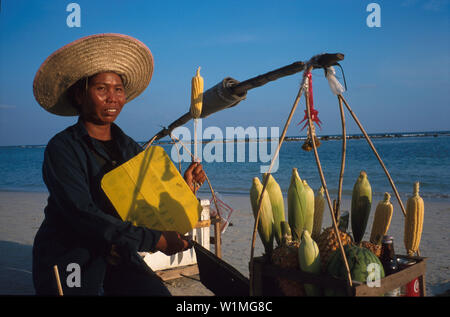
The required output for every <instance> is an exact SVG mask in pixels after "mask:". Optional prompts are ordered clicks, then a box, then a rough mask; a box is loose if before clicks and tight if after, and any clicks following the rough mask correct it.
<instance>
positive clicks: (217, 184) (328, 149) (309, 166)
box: [0, 132, 450, 201]
mask: <svg viewBox="0 0 450 317" xmlns="http://www.w3.org/2000/svg"><path fill="white" fill-rule="evenodd" d="M372 141H373V143H374V145H375V148H376V150H377V151H378V153H379V155H380V156H381V158H382V160H383V162H384V164H385V165H386V167H387V169H388V171H389V173H390V175H391V177H392V179H393V181H394V183H395V185H396V187H397V189H398V191H399V193H400V196H401V197H402V198H406V197H408V196H410V195H411V194H412V190H413V183H414V182H415V181H419V182H420V194H421V196H422V197H423V198H428V199H438V200H449V201H450V133H449V132H433V133H432V134H421V133H405V134H402V133H399V134H396V135H395V136H394V137H383V138H373V139H372ZM302 144H303V141H289V142H288V141H286V142H284V143H283V145H282V147H281V151H280V155H279V158H278V160H279V161H278V164H279V166H278V169H277V170H276V172H275V173H273V176H274V177H275V179H276V180H277V182H278V183H279V184H280V186H281V189H282V191H283V193H284V194H286V193H287V189H288V187H289V183H290V178H291V173H292V168H294V167H295V168H297V169H298V171H299V175H300V177H301V178H302V179H305V180H306V181H307V182H308V184H309V185H310V186H311V187H312V188H313V189H314V190H315V191H316V190H317V189H318V188H319V187H320V186H321V184H322V183H321V180H320V177H319V173H318V168H317V164H316V161H315V157H314V153H313V151H310V152H306V151H304V150H302V148H301V146H302ZM160 145H161V146H163V147H164V148H165V149H166V151H167V153H169V155H171V153H173V152H174V151H173V145H172V144H160ZM259 145H260V143H258V146H259ZM217 146H221V147H223V148H222V149H223V153H224V154H223V156H224V159H223V160H220V161H219V162H217V161H213V162H207V161H203V162H202V164H203V167H204V170H205V171H206V173H207V175H208V178H209V180H210V182H211V185H212V186H213V188H214V190H215V191H217V192H219V193H221V194H238V195H239V194H243V195H247V194H248V193H249V189H250V187H251V184H252V179H253V177H260V178H261V176H262V175H261V166H268V165H269V164H270V162H260V161H257V162H251V161H250V153H249V149H250V143H249V142H245V153H244V157H243V158H244V159H243V162H242V157H241V161H239V162H238V160H237V157H236V155H237V153H238V151H237V143H235V144H234V147H235V148H234V159H233V158H232V159H231V160H230V159H228V160H226V159H225V156H226V150H227V145H226V144H225V143H220V144H218V145H217V144H216V147H217ZM228 146H229V145H228ZM268 149H269V153H268V154H271V153H270V147H268ZM44 150H45V145H40V146H8V147H0V190H3V191H32V192H46V191H47V188H46V187H45V184H44V182H43V180H42V161H43V158H44ZM318 154H319V158H320V162H321V165H322V168H323V172H324V176H325V180H326V184H327V187H328V190H329V192H330V194H331V195H335V194H336V193H337V189H338V181H339V172H340V166H341V155H342V140H339V139H335V138H331V139H329V140H327V141H325V140H322V144H321V145H320V147H319V148H318ZM240 155H241V156H242V153H240ZM172 158H173V159H174V160H177V158H176V155H175V157H172ZM175 165H176V166H177V167H178V166H179V165H178V163H175ZM188 165H189V162H182V163H181V170H182V172H183V171H184V170H185V169H186V168H187V166H188ZM361 170H364V171H366V173H367V175H368V178H369V181H370V183H371V185H372V190H373V193H374V195H375V196H382V195H383V193H384V192H389V193H390V194H391V195H392V196H393V190H392V187H391V185H390V183H389V181H388V179H387V177H386V175H385V172H384V170H383V169H382V167H381V165H380V164H379V162H378V160H377V158H376V156H375V155H374V153H373V152H372V150H371V148H370V147H369V145H368V143H367V142H366V140H365V139H364V138H352V139H349V140H347V151H346V160H345V171H344V180H343V195H344V196H348V197H349V196H350V195H351V192H352V188H353V184H354V183H355V181H356V179H357V177H358V175H359V172H360V171H361ZM209 190H210V189H209V187H208V186H207V185H206V184H205V185H204V186H203V187H202V188H201V189H200V194H204V195H206V194H208V192H209Z"/></svg>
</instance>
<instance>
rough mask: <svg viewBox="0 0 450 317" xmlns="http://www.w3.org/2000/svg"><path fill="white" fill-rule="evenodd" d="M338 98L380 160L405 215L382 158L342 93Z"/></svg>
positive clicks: (404, 213)
mask: <svg viewBox="0 0 450 317" xmlns="http://www.w3.org/2000/svg"><path fill="white" fill-rule="evenodd" d="M338 97H339V99H340V100H342V101H344V103H345V106H346V107H347V109H348V111H349V112H350V114H351V115H352V117H353V119H354V120H355V122H356V124H357V125H358V127H359V129H360V130H361V132H362V133H363V134H364V137H365V139H366V141H367V143H369V146H370V148H371V149H372V151H373V153H374V154H375V156H376V157H377V159H378V162H380V165H381V167H382V168H383V170H384V172H385V174H386V176H387V178H388V180H389V183H390V184H391V187H392V190H393V191H394V194H395V197H397V200H398V203H399V205H400V208H401V209H402V212H403V215H404V216H406V210H405V206H404V205H403V202H402V200H401V199H400V195H399V193H398V191H397V188H396V187H395V184H394V181H393V180H392V177H391V175H390V174H389V172H388V170H387V168H386V166H385V165H384V163H383V160H382V159H381V157H380V155H379V154H378V152H377V150H376V149H375V146H374V145H373V143H372V140H371V139H370V137H369V135H368V134H367V132H366V130H364V128H363V126H362V124H361V122H359V120H358V118H357V117H356V115H355V113H354V112H353V111H352V109H351V108H350V106H349V105H348V103H347V101H346V100H345V98H344V96H342V94H340V95H339V96H338Z"/></svg>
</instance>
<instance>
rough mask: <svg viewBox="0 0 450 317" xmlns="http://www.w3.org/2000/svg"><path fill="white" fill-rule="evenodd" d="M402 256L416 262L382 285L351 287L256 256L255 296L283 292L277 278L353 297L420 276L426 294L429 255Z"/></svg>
mask: <svg viewBox="0 0 450 317" xmlns="http://www.w3.org/2000/svg"><path fill="white" fill-rule="evenodd" d="M401 257H403V258H409V259H414V260H416V261H417V263H416V264H414V265H411V266H410V267H408V268H405V269H403V270H401V271H399V272H397V273H395V274H391V275H389V276H386V277H384V278H382V279H381V280H380V286H379V287H369V286H368V285H367V284H365V283H361V282H358V281H352V283H353V285H352V287H351V288H350V289H348V290H347V281H346V280H343V279H337V278H333V277H331V276H327V275H319V276H318V275H313V274H310V273H305V272H302V271H300V270H296V269H282V268H280V267H278V266H275V265H273V264H271V263H267V260H266V259H265V258H264V257H256V258H254V259H253V261H254V262H253V278H252V281H251V283H253V284H252V286H253V295H255V296H280V295H284V294H283V293H282V292H281V290H280V288H279V287H278V283H277V280H276V278H286V279H289V280H292V281H298V282H300V283H302V284H306V283H309V284H314V285H317V286H319V287H321V288H332V289H341V290H343V291H344V292H348V294H349V295H350V296H381V295H383V294H385V293H386V292H388V291H392V290H394V289H396V288H399V287H401V286H403V285H406V284H407V283H409V282H410V281H412V280H413V279H415V278H418V279H419V287H420V296H425V295H426V292H425V272H426V258H424V257H408V256H401Z"/></svg>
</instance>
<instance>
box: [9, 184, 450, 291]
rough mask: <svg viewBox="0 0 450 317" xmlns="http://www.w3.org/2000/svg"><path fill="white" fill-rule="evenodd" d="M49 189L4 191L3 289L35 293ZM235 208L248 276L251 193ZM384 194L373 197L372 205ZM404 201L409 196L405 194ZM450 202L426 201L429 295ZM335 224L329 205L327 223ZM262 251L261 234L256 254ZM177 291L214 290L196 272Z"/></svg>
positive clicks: (448, 256)
mask: <svg viewBox="0 0 450 317" xmlns="http://www.w3.org/2000/svg"><path fill="white" fill-rule="evenodd" d="M47 196H48V194H47V193H25V192H0V294H1V295H32V294H34V289H33V284H32V280H31V249H32V244H33V239H34V236H35V234H36V231H37V230H38V228H39V225H40V223H41V222H42V219H43V216H44V214H43V209H44V207H45V205H46V199H47ZM223 197H224V198H225V200H226V201H227V202H228V203H229V204H231V205H232V206H233V208H234V209H235V210H236V211H235V213H234V214H233V215H232V218H231V222H232V226H229V227H228V229H227V230H226V232H225V233H224V234H223V236H222V239H223V247H222V252H223V259H224V260H225V261H226V262H227V263H229V264H231V265H232V266H233V267H235V268H236V269H237V270H239V271H240V272H241V273H242V274H244V275H245V276H248V275H249V272H248V262H249V260H250V251H251V240H252V231H253V225H254V219H253V215H252V213H251V209H250V202H249V198H248V197H247V196H239V195H224V196H223ZM380 199H381V197H374V204H375V203H376V202H378V200H380ZM392 202H393V204H394V216H393V219H392V222H391V227H390V230H389V234H391V235H393V236H394V238H395V248H396V251H397V253H399V254H404V253H405V252H404V246H403V214H402V212H401V209H400V207H399V206H398V204H397V202H396V200H395V199H394V198H393V199H392ZM403 202H404V204H406V199H404V201H403ZM349 209H350V200H349V199H348V198H347V199H344V200H343V205H342V210H349ZM373 214H374V207H373V208H372V212H371V217H370V219H369V225H368V229H367V230H366V236H365V239H364V240H368V235H369V232H370V229H371V223H372V219H373ZM449 215H450V202H449V201H427V200H425V220H424V230H423V235H422V240H421V244H420V251H421V256H424V257H428V260H427V272H426V287H427V296H433V295H438V294H441V293H444V292H445V291H447V290H449V289H450V248H449V245H450V243H449V235H448V228H449V225H450V217H449ZM330 225H331V219H330V215H329V213H328V210H327V209H326V212H325V215H324V221H323V227H328V226H330ZM261 254H262V244H261V242H260V240H259V237H257V240H256V247H255V256H259V255H261ZM166 284H167V286H168V288H169V290H170V291H171V293H172V294H173V295H184V296H210V295H213V294H212V293H211V292H210V291H209V290H208V289H206V288H205V287H204V286H203V285H202V284H201V283H200V282H199V281H198V276H193V277H191V278H187V277H186V278H181V279H177V280H173V281H169V282H167V283H166Z"/></svg>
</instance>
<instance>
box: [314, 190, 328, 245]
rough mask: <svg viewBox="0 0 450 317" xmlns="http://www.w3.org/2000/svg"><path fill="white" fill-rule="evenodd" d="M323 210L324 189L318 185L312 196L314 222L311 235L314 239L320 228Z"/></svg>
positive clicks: (317, 235)
mask: <svg viewBox="0 0 450 317" xmlns="http://www.w3.org/2000/svg"><path fill="white" fill-rule="evenodd" d="M324 210H325V197H324V189H323V187H320V189H319V190H318V191H317V193H316V196H315V197H314V223H313V230H312V233H311V237H312V238H313V239H314V240H316V239H317V238H318V237H319V235H320V231H321V230H322V221H323V212H324Z"/></svg>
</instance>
